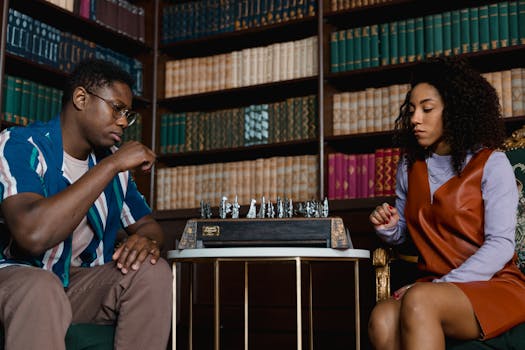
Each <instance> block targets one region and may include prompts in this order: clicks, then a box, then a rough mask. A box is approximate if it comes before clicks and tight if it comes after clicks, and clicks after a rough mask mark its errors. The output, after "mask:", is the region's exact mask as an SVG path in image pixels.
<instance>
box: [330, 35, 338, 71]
mask: <svg viewBox="0 0 525 350" xmlns="http://www.w3.org/2000/svg"><path fill="white" fill-rule="evenodd" d="M330 67H331V70H332V73H337V72H339V34H338V32H332V34H331V35H330Z"/></svg>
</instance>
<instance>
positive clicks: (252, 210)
mask: <svg viewBox="0 0 525 350" xmlns="http://www.w3.org/2000/svg"><path fill="white" fill-rule="evenodd" d="M256 202H257V201H256V200H255V199H253V198H252V200H251V202H250V209H248V214H246V217H247V218H248V219H253V218H255V216H256V208H255V203H256Z"/></svg>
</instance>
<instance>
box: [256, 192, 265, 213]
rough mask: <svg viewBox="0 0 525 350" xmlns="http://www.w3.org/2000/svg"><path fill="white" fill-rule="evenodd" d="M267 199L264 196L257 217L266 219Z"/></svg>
mask: <svg viewBox="0 0 525 350" xmlns="http://www.w3.org/2000/svg"><path fill="white" fill-rule="evenodd" d="M265 203H266V201H265V199H264V196H263V197H262V198H261V206H260V207H259V213H258V214H257V217H258V218H259V219H264V217H265V215H266V213H265V212H266V204H265Z"/></svg>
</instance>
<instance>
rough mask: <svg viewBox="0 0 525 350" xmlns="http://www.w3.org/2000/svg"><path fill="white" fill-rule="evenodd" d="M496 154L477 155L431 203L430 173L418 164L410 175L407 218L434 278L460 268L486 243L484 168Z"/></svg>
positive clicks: (424, 266)
mask: <svg viewBox="0 0 525 350" xmlns="http://www.w3.org/2000/svg"><path fill="white" fill-rule="evenodd" d="M491 154H492V150H488V149H484V150H482V151H480V152H478V153H477V154H475V155H474V156H473V157H472V159H471V160H470V162H469V163H468V164H467V165H466V167H465V169H464V170H463V172H462V173H461V177H458V176H454V177H452V178H451V179H450V180H448V181H447V182H446V183H444V184H443V185H442V186H441V187H440V188H438V189H437V190H436V191H435V193H434V200H433V202H431V198H430V186H429V183H428V170H427V165H426V163H425V162H424V161H416V162H415V163H414V164H413V166H412V167H411V168H410V170H409V173H408V189H409V191H408V195H407V201H406V207H405V217H406V221H407V226H408V230H409V232H410V235H411V237H412V240H413V241H414V244H415V245H416V247H417V248H418V250H419V252H420V255H421V256H420V263H419V267H420V269H422V270H423V271H427V272H428V273H429V274H431V275H434V276H442V275H444V274H446V273H448V272H449V271H450V270H452V269H454V268H457V267H458V266H459V265H461V264H462V263H463V262H464V261H465V260H466V259H467V258H468V257H469V256H471V255H472V254H473V253H474V252H475V251H476V250H477V249H479V247H480V246H481V245H482V243H483V241H484V206H483V198H482V194H481V179H482V177H483V167H484V165H485V162H486V161H487V159H488V158H489V156H490V155H491Z"/></svg>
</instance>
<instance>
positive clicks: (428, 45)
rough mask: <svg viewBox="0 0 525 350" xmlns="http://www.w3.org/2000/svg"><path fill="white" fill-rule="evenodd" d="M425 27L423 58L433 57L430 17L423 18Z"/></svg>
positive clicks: (432, 20) (431, 21)
mask: <svg viewBox="0 0 525 350" xmlns="http://www.w3.org/2000/svg"><path fill="white" fill-rule="evenodd" d="M424 25H425V57H426V58H429V57H433V56H434V18H433V16H432V15H427V16H425V17H424Z"/></svg>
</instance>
